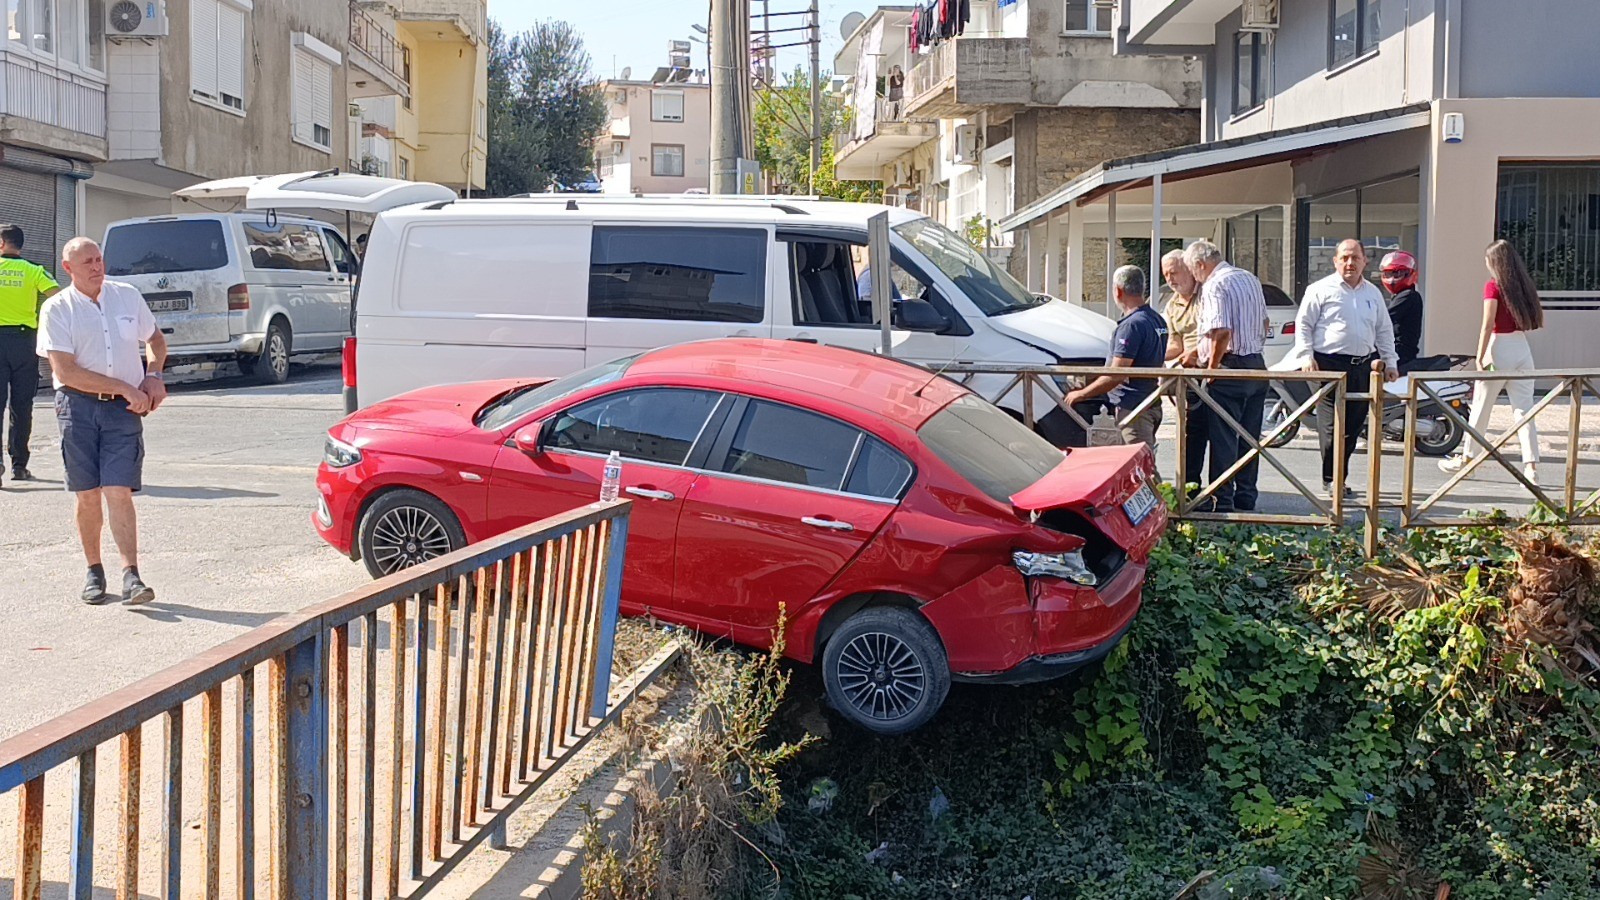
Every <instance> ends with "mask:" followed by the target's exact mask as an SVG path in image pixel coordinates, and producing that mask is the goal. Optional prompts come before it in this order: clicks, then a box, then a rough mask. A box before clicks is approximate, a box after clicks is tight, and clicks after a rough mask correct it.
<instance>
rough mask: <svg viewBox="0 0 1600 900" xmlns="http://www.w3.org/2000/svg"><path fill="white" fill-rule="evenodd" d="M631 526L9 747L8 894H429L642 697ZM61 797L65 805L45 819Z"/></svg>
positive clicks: (286, 631) (487, 560)
mask: <svg viewBox="0 0 1600 900" xmlns="http://www.w3.org/2000/svg"><path fill="white" fill-rule="evenodd" d="M628 510H629V504H628V503H627V502H626V501H623V502H614V503H610V504H597V505H595V506H591V507H587V508H584V509H580V510H576V511H573V512H570V513H567V514H565V515H561V516H556V517H554V518H551V519H546V520H544V521H542V522H537V523H534V524H532V525H529V526H526V527H524V528H519V529H517V530H515V531H512V532H509V533H507V534H504V535H502V536H500V537H496V538H492V539H490V540H488V541H484V542H482V543H479V544H475V545H472V546H470V547H467V548H464V549H462V550H459V551H457V552H454V553H451V554H449V555H447V556H443V557H440V558H438V559H436V560H433V561H431V562H428V563H425V564H423V565H420V566H417V567H415V568H412V569H408V570H406V571H404V572H401V573H397V574H395V575H391V576H389V577H386V578H383V579H381V580H379V581H376V582H374V583H372V584H371V585H369V586H365V587H361V588H358V589H356V590H353V591H350V592H348V593H346V594H344V595H342V596H339V597H336V598H334V599H332V600H328V601H326V602H324V603H320V604H317V605H314V606H311V607H308V608H306V609H303V610H301V611H300V612H297V613H292V614H290V615H286V616H283V617H281V618H279V619H276V620H274V621H272V622H270V623H268V624H266V625H264V626H262V627H260V628H257V629H255V630H253V631H251V632H249V633H247V634H244V635H241V636H240V637H237V638H235V639H233V640H230V641H228V642H226V643H224V644H221V645H220V646H218V647H216V648H214V649H212V650H209V651H207V652H205V653H202V654H200V655H199V656H196V657H194V658H192V659H189V660H186V661H184V662H182V663H180V664H178V665H176V666H173V667H172V668H170V669H167V670H166V671H164V672H161V673H159V674H157V675H153V676H151V677H149V678H147V679H145V680H143V681H141V682H138V683H137V684H134V685H132V686H130V687H127V688H123V689H122V690H119V691H116V692H114V693H112V694H110V695H108V696H106V697H103V698H101V699H99V700H96V701H94V702H91V703H89V704H87V705H86V706H83V707H81V708H79V709H77V710H75V711H73V712H71V713H68V714H66V715H63V716H60V717H59V718H56V719H54V720H52V721H50V722H46V723H45V724H43V725H40V726H39V727H37V728H34V729H32V730H31V731H28V732H25V733H23V734H21V735H18V736H16V737H14V738H11V739H10V740H7V741H6V742H4V743H3V744H0V793H5V792H13V793H14V794H15V795H16V797H17V801H16V802H17V806H16V807H15V808H16V809H17V816H16V830H17V840H16V843H15V844H14V846H16V847H17V848H18V849H17V855H16V857H15V859H14V864H15V869H14V872H13V879H12V883H13V886H14V890H13V893H12V896H13V897H15V898H18V900H33V898H37V897H39V896H40V895H41V884H42V881H43V879H44V876H45V875H46V874H47V873H48V874H51V875H53V876H57V877H59V879H60V880H61V881H62V882H65V886H66V889H67V895H68V896H70V897H73V898H88V897H90V896H100V895H101V893H103V891H104V888H105V887H106V886H111V887H113V888H114V889H115V892H116V895H117V896H118V897H119V898H134V897H139V896H145V895H147V894H149V893H152V892H153V893H157V894H159V895H160V896H165V897H174V898H175V897H179V896H183V895H195V894H198V895H200V896H203V897H207V898H212V897H217V896H219V894H221V893H230V894H232V895H233V896H237V897H241V898H250V897H254V896H257V895H258V894H259V895H260V896H267V897H277V898H294V900H301V898H324V897H329V896H334V897H345V896H351V897H363V898H370V897H399V896H407V897H419V896H423V895H425V894H427V893H428V891H429V890H431V889H432V888H433V887H434V886H436V885H437V884H438V883H439V882H440V880H441V879H443V878H444V877H445V876H446V875H447V874H448V873H449V872H450V871H451V870H452V869H454V868H455V866H456V865H457V864H458V863H459V862H460V861H461V860H462V859H463V858H464V857H465V856H466V855H467V854H468V853H470V852H471V851H472V850H473V849H474V848H475V847H477V846H478V845H479V844H480V843H482V842H484V841H485V840H488V841H491V842H493V843H495V844H497V845H503V844H504V840H505V834H504V829H505V822H506V819H507V817H508V816H509V815H510V814H511V812H512V811H513V810H515V809H516V808H517V807H518V806H519V805H520V804H521V803H522V802H523V801H524V800H526V799H527V798H528V797H529V796H530V795H531V794H532V793H533V792H534V791H535V790H536V789H537V788H538V787H539V786H540V785H542V784H544V783H545V781H546V780H547V779H548V778H549V777H550V776H551V774H552V773H554V772H555V771H557V770H558V769H559V768H560V767H561V766H562V765H563V763H565V762H566V761H567V760H569V759H571V758H572V756H573V755H574V754H575V753H576V752H577V751H578V750H579V749H581V748H582V747H583V746H584V745H585V744H586V743H587V742H588V741H589V740H590V738H591V737H592V736H593V735H594V734H595V733H596V732H597V730H598V729H600V728H601V727H603V726H604V725H606V724H607V723H609V722H611V721H614V720H615V718H616V716H617V715H618V714H619V713H620V711H621V708H622V706H625V705H626V702H627V699H628V698H629V697H631V693H629V694H627V695H624V696H622V697H621V698H620V699H617V700H615V701H613V693H612V691H611V658H612V650H613V642H614V636H615V627H616V621H617V608H618V607H617V604H618V597H619V590H620V586H621V576H622V564H623V552H624V546H625V544H626V541H627V532H628ZM661 665H662V666H664V665H665V662H662V663H661ZM654 671H656V672H659V671H660V668H659V667H658V668H656V669H655V670H654ZM652 677H653V676H652ZM158 721H159V722H160V724H161V730H160V733H159V734H155V733H150V734H147V732H151V731H152V730H151V729H149V728H147V726H150V725H154V724H155V723H157V722H158ZM224 724H227V726H228V727H227V728H226V729H225V728H224ZM194 727H197V734H196V732H193V731H190V732H186V728H194ZM186 734H188V735H191V736H197V738H198V740H195V739H194V738H193V737H190V738H188V739H186ZM196 744H197V745H198V747H197V748H196V747H194V746H191V745H196ZM147 745H151V746H147ZM152 746H153V748H154V749H155V751H156V752H155V754H154V755H155V756H156V757H157V759H156V761H155V766H154V767H151V766H150V762H151V761H150V759H149V750H150V749H151V748H152ZM196 749H197V750H198V753H195V752H194V751H195V750H196ZM105 757H111V758H114V759H115V760H116V762H117V766H116V769H115V772H116V775H117V785H116V787H115V789H114V790H115V795H114V796H113V797H108V796H106V794H107V793H109V792H102V791H99V790H97V788H98V787H99V785H98V784H97V775H98V773H99V769H100V768H101V765H100V763H101V762H102V761H103V760H104V758H105ZM108 768H109V767H108ZM151 768H154V770H155V771H154V773H153V774H154V775H155V777H154V778H153V779H152V778H151V777H150V775H151V774H152V773H151V772H150V769H151ZM108 774H110V773H108ZM152 781H154V782H155V784H154V785H152V784H151V782H152ZM151 787H154V788H155V790H149V788H151ZM47 792H53V793H59V794H62V795H67V794H70V797H67V796H63V797H61V798H59V799H58V800H56V801H53V802H52V803H51V804H50V805H51V807H52V808H54V809H57V810H62V809H64V812H65V814H64V815H52V817H51V819H52V820H51V821H49V822H47V820H46V816H45V808H46V803H45V800H46V796H47ZM113 801H114V802H113ZM225 822H226V823H228V835H227V836H228V838H229V840H228V842H227V844H226V845H225V844H224V841H223V838H224V823H225ZM47 831H51V832H52V833H50V834H48V835H47V833H46V832H47ZM152 837H153V838H154V841H152V840H151V838H152ZM152 845H153V846H152ZM141 850H143V851H144V852H143V854H141ZM142 855H143V856H145V857H148V858H150V860H154V859H156V858H159V863H158V865H156V866H155V869H156V871H155V872H148V871H147V867H145V866H142V861H141V856H142ZM106 859H109V860H110V861H111V862H112V866H110V867H109V870H108V871H106V872H105V873H101V872H99V871H97V869H96V863H97V861H101V860H106ZM225 881H226V882H227V883H228V887H224V882H225ZM97 885H98V886H99V891H100V892H101V893H97ZM152 888H156V890H154V891H152Z"/></svg>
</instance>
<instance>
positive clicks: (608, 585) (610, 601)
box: [589, 512, 628, 719]
mask: <svg viewBox="0 0 1600 900" xmlns="http://www.w3.org/2000/svg"><path fill="white" fill-rule="evenodd" d="M627 546H628V514H627V513H626V512H624V513H623V514H622V515H620V516H617V517H616V518H615V519H612V520H611V540H610V541H608V542H607V543H606V567H605V576H604V577H605V583H604V584H603V585H602V586H601V587H602V588H603V589H604V591H605V593H604V595H603V596H602V598H601V603H602V604H603V605H602V606H601V608H600V617H601V618H600V639H599V646H598V647H596V649H595V663H594V685H593V686H592V689H591V691H590V694H589V696H591V697H593V698H594V701H593V702H592V703H590V705H589V716H590V718H594V719H599V718H604V716H605V714H606V708H607V707H608V706H609V705H610V703H611V657H612V655H613V653H614V652H615V648H616V643H617V607H618V604H619V603H621V601H622V559H623V554H624V553H625V551H626V549H627Z"/></svg>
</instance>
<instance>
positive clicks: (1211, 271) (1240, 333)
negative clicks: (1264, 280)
mask: <svg viewBox="0 0 1600 900" xmlns="http://www.w3.org/2000/svg"><path fill="white" fill-rule="evenodd" d="M1183 261H1184V263H1185V264H1186V265H1188V267H1189V271H1191V272H1193V273H1194V277H1195V280H1197V281H1199V282H1200V313H1199V317H1198V324H1197V326H1196V328H1197V330H1198V331H1199V333H1200V366H1201V368H1206V369H1265V368H1266V367H1267V364H1266V360H1264V359H1262V357H1261V350H1262V347H1263V346H1264V345H1265V343H1266V327H1265V325H1264V324H1263V323H1265V322H1266V321H1268V320H1267V300H1266V296H1265V295H1263V294H1262V293H1261V282H1260V281H1259V280H1257V279H1256V277H1255V276H1254V275H1252V274H1250V273H1249V272H1246V271H1245V270H1243V269H1240V268H1238V267H1237V266H1234V265H1231V264H1229V263H1228V262H1227V260H1224V259H1223V258H1222V251H1221V250H1219V249H1217V246H1216V245H1215V244H1213V243H1211V242H1210V241H1195V242H1194V243H1192V244H1190V245H1189V246H1188V247H1187V248H1186V249H1185V250H1184V251H1183ZM1210 393H1211V397H1212V399H1213V400H1215V401H1216V402H1217V405H1218V406H1220V407H1222V409H1223V410H1225V411H1226V412H1227V413H1228V416H1229V417H1231V418H1232V419H1233V420H1234V421H1236V422H1238V423H1239V425H1240V426H1242V427H1243V428H1244V430H1245V431H1247V432H1249V434H1250V435H1251V436H1252V437H1254V438H1256V439H1260V437H1261V417H1262V412H1263V410H1264V408H1265V406H1266V400H1267V382H1265V381H1259V380H1248V381H1247V380H1244V379H1230V378H1218V379H1216V380H1214V381H1212V382H1211V385H1210ZM1207 424H1208V426H1209V430H1208V438H1209V441H1208V443H1209V445H1210V453H1211V469H1210V474H1211V479H1210V480H1211V482H1212V483H1216V482H1218V481H1220V480H1221V478H1222V475H1223V473H1224V472H1226V471H1227V470H1228V469H1230V468H1232V467H1233V464H1234V463H1236V462H1238V461H1239V459H1240V457H1242V456H1244V455H1245V453H1247V452H1249V450H1250V442H1249V441H1247V440H1246V439H1245V438H1244V436H1242V435H1241V434H1239V432H1237V431H1235V430H1234V428H1233V427H1232V426H1231V425H1230V424H1229V423H1228V422H1227V421H1226V420H1225V419H1224V418H1223V417H1222V416H1211V417H1210V420H1209V422H1208V423H1207ZM1260 468H1261V466H1260V457H1256V458H1255V459H1252V460H1251V461H1250V462H1249V463H1247V464H1246V465H1245V466H1244V467H1243V468H1241V469H1240V470H1239V474H1238V475H1236V476H1234V478H1233V479H1232V480H1231V481H1230V482H1228V483H1226V484H1222V485H1221V486H1220V487H1218V488H1217V490H1216V492H1215V493H1214V494H1212V499H1214V500H1215V506H1214V509H1215V511H1216V512H1233V511H1235V510H1238V511H1241V512H1244V511H1249V510H1253V509H1255V508H1256V497H1257V494H1258V492H1257V490H1256V475H1257V473H1258V472H1259V470H1260Z"/></svg>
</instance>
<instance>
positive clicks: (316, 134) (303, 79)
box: [291, 33, 341, 152]
mask: <svg viewBox="0 0 1600 900" xmlns="http://www.w3.org/2000/svg"><path fill="white" fill-rule="evenodd" d="M294 43H295V47H294V49H293V51H291V52H292V53H293V54H294V98H293V99H294V139H295V140H297V141H300V142H301V143H305V144H310V145H311V146H313V147H316V148H317V149H318V150H325V151H330V152H331V151H332V150H333V71H334V66H337V65H340V64H341V58H340V55H339V52H338V51H337V50H334V49H333V48H332V47H329V46H328V45H327V44H324V43H322V42H321V41H319V40H317V39H316V38H314V37H312V36H310V35H308V34H304V33H296V34H295V35H294Z"/></svg>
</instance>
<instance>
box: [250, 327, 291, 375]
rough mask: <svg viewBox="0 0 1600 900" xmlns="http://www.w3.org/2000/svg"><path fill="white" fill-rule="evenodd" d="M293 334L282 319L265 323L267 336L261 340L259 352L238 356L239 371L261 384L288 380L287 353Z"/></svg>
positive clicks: (289, 351) (289, 350) (289, 349)
mask: <svg viewBox="0 0 1600 900" xmlns="http://www.w3.org/2000/svg"><path fill="white" fill-rule="evenodd" d="M293 346H294V345H293V335H291V334H290V332H289V326H288V325H287V324H285V323H284V321H283V320H282V319H273V320H272V321H271V322H270V323H269V324H268V325H267V336H266V337H264V338H262V340H261V352H260V353H259V354H255V355H253V356H240V357H239V371H240V372H243V373H244V374H245V375H246V376H247V377H250V378H253V379H255V380H256V381H258V382H260V383H261V384H283V383H284V382H285V381H288V380H289V354H290V353H291V352H293Z"/></svg>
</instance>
